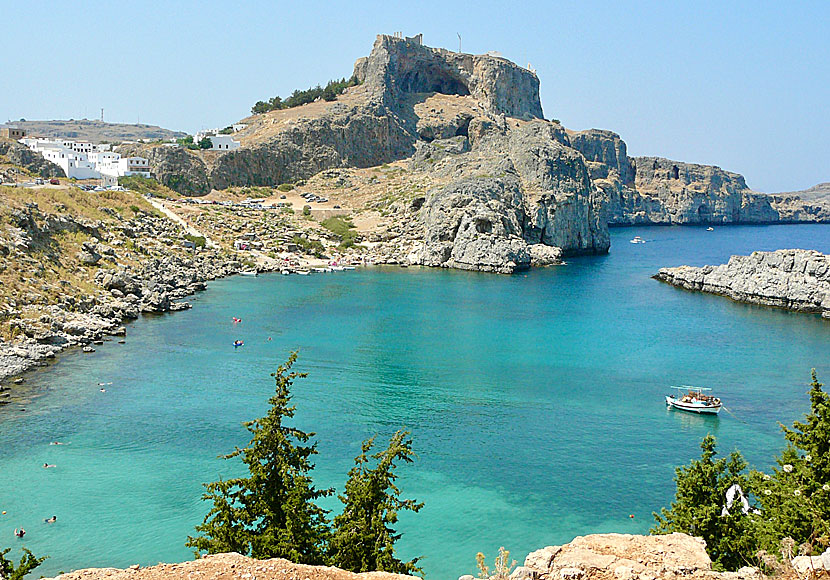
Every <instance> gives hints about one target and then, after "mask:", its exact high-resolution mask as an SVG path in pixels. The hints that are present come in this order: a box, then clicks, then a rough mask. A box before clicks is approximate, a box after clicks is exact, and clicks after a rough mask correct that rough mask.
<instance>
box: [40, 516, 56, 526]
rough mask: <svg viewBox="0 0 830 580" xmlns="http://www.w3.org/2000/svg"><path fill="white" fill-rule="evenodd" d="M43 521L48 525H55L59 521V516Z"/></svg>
mask: <svg viewBox="0 0 830 580" xmlns="http://www.w3.org/2000/svg"><path fill="white" fill-rule="evenodd" d="M43 521H44V522H46V523H47V524H54V523H55V522H56V521H58V516H52V517H51V518H46V519H45V520H43Z"/></svg>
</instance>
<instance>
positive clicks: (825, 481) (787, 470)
mask: <svg viewBox="0 0 830 580" xmlns="http://www.w3.org/2000/svg"><path fill="white" fill-rule="evenodd" d="M822 386H823V385H822V384H821V383H820V382H818V379H817V378H816V371H815V369H813V371H812V382H811V384H810V413H808V414H807V415H806V416H805V418H804V421H803V422H802V421H795V422H793V426H792V429H790V428H787V427H785V426H784V425H781V429H782V430H783V431H784V437H785V438H786V439H787V447H786V448H785V449H784V450H783V451H782V452H781V455H780V456H779V457H777V458H776V460H775V461H776V464H777V467H775V468H774V469H773V472H772V474H765V473H762V472H757V471H756V472H753V474H752V477H753V489H754V492H755V495H756V496H757V497H758V500H759V503H760V504H761V509H762V511H763V514H764V517H763V519H762V520H761V521H760V522H759V536H760V538H761V540H760V541H761V544H762V546H763V547H764V548H765V549H768V550H770V551H777V550H776V547H777V546H778V545H779V544H780V542H781V540H782V539H783V538H787V537H789V538H792V539H793V540H795V542H796V543H798V544H804V543H808V544H811V545H812V544H814V543H816V542H818V543H820V544H824V545H827V544H828V538H830V396H828V394H827V393H825V392H824V390H822Z"/></svg>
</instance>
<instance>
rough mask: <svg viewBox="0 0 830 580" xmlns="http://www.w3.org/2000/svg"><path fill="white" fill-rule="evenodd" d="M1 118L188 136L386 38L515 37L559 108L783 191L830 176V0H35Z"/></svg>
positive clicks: (10, 21) (442, 41)
mask: <svg viewBox="0 0 830 580" xmlns="http://www.w3.org/2000/svg"><path fill="white" fill-rule="evenodd" d="M0 22H3V24H4V26H3V27H2V33H0V49H2V51H0V54H2V57H0V72H1V74H2V76H0V78H2V79H3V85H4V86H3V88H2V90H0V120H2V121H5V120H6V119H12V120H16V119H19V118H21V117H25V118H27V119H55V118H64V119H66V118H83V117H88V118H97V117H98V116H99V115H100V108H101V107H104V109H105V112H104V115H105V119H106V120H108V121H115V122H135V121H136V120H138V119H140V120H141V122H142V123H151V124H158V125H161V126H163V127H167V128H170V129H179V130H184V131H188V132H194V131H195V130H198V129H202V128H209V127H216V126H225V125H228V124H230V123H231V122H233V121H236V120H238V119H240V118H242V117H245V116H247V115H248V114H249V111H250V107H251V105H253V103H254V102H256V101H257V100H260V99H267V98H268V97H271V96H273V95H276V94H279V95H281V96H285V95H287V94H288V93H290V92H291V91H292V90H293V89H295V88H306V87H308V86H311V85H314V84H317V83H324V82H325V81H327V80H328V79H330V78H334V77H343V76H349V75H350V74H351V71H352V65H353V63H354V60H355V59H356V58H358V57H360V56H363V55H367V54H368V53H369V52H370V50H371V48H372V43H373V42H374V38H375V35H376V34H377V33H381V32H383V33H392V32H394V31H397V30H400V31H403V32H404V34H406V35H414V34H416V33H418V32H423V33H424V42H425V43H426V44H428V45H429V46H437V47H446V48H451V49H457V47H458V38H457V36H456V33H461V35H462V38H463V50H464V52H473V53H483V52H486V51H488V50H498V51H500V52H501V53H502V54H503V55H504V56H506V57H507V58H510V59H512V60H514V61H515V62H517V63H519V64H521V65H523V66H525V65H527V63H528V62H530V63H532V65H533V67H534V68H535V69H536V70H537V73H538V75H539V78H540V79H541V84H542V88H541V91H542V105H543V107H544V111H545V115H546V116H547V117H548V118H557V119H560V120H561V121H562V123H563V124H564V125H565V126H567V127H569V128H573V129H586V128H591V127H597V128H603V129H611V130H613V131H616V132H618V133H619V134H620V135H621V136H622V137H623V139H624V140H625V141H626V143H627V144H628V150H629V154H632V155H659V156H664V157H670V158H673V159H679V160H683V161H689V162H698V163H712V164H716V165H720V166H721V167H723V168H724V169H728V170H731V171H737V172H739V173H743V174H744V175H745V176H746V179H747V183H748V184H749V186H750V187H752V188H754V189H756V190H760V191H780V190H791V189H801V188H805V187H809V186H811V185H814V184H815V183H818V182H820V181H830V160H828V155H829V154H830V137H829V136H830V110H829V109H830V107H829V105H830V96H828V91H830V24H829V23H830V2H828V1H827V0H823V1H816V2H799V1H797V0H793V1H791V2H781V1H776V2H766V1H754V2H728V1H724V0H721V1H719V2H701V1H698V2H688V3H675V2H668V1H666V2H636V3H632V2H621V1H619V0H617V1H609V2H590V1H585V0H583V1H577V2H561V3H554V2H543V1H535V2H527V3H515V2H510V1H506V0H502V1H500V2H490V1H479V2H450V1H442V2H435V1H410V2H392V1H388V2H360V1H352V2H346V1H341V0H337V1H332V2H313V1H312V2H304V1H302V0H295V1H294V2H290V3H287V2H273V3H269V2H264V1H263V2H245V1H239V2H235V1H228V0H223V1H218V2H214V1H209V0H208V1H202V2H179V1H176V0H173V1H167V2H139V1H128V2H112V1H106V2H55V3H52V2H32V1H29V2H19V1H15V2H13V1H12V0H0Z"/></svg>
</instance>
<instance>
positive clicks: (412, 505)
mask: <svg viewBox="0 0 830 580" xmlns="http://www.w3.org/2000/svg"><path fill="white" fill-rule="evenodd" d="M409 435H410V433H409V432H408V431H398V432H397V433H395V435H394V436H393V437H392V439H391V440H390V441H389V446H388V447H387V448H386V449H385V450H383V451H380V452H378V453H375V454H373V455H371V456H369V452H370V451H371V450H372V447H373V446H374V441H375V438H374V437H372V438H371V439H369V440H367V441H364V442H363V447H362V450H361V453H360V455H358V456H357V457H356V458H355V466H354V467H353V468H352V469H351V470H350V471H349V479H348V481H347V482H346V491H345V493H344V494H343V495H341V496H338V497H339V498H340V501H341V502H343V513H342V514H340V515H339V516H337V517H336V518H334V526H333V531H332V537H331V543H330V556H331V564H332V565H334V566H337V567H339V568H343V569H345V570H351V571H352V572H372V571H375V570H383V571H386V572H393V573H397V574H412V573H415V572H421V569H420V568H418V567H417V565H416V563H417V561H418V558H415V559H413V560H410V561H409V562H403V561H401V560H400V559H398V558H397V557H396V556H395V542H396V541H397V540H398V539H400V537H401V535H400V534H398V533H396V532H395V530H394V528H393V527H392V526H393V525H394V524H395V523H397V521H398V512H400V511H401V510H411V511H413V512H418V511H419V510H420V509H421V508H422V507H423V505H424V504H423V503H418V502H416V501H415V500H412V499H404V500H401V499H400V498H399V496H400V493H401V490H400V489H399V488H398V487H397V486H396V485H395V480H396V479H397V475H396V474H395V467H396V462H398V461H403V462H405V463H412V457H413V456H414V453H413V451H412V439H411V438H409ZM370 457H371V459H373V460H374V461H375V466H374V467H372V466H370Z"/></svg>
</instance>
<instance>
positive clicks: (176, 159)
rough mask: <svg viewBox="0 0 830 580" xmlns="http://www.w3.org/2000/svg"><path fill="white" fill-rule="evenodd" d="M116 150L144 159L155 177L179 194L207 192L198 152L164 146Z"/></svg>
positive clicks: (207, 187)
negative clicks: (148, 162)
mask: <svg viewBox="0 0 830 580" xmlns="http://www.w3.org/2000/svg"><path fill="white" fill-rule="evenodd" d="M117 151H118V152H119V153H121V154H122V155H139V156H141V157H146V158H147V159H148V160H149V161H150V167H151V168H152V171H153V175H154V176H155V178H156V179H157V180H158V181H160V182H161V183H163V184H164V185H166V186H167V187H169V188H170V189H173V190H175V191H178V192H179V193H181V194H184V195H193V196H199V195H205V194H206V193H210V190H211V184H210V180H209V178H208V168H207V164H206V163H205V160H204V159H203V158H202V157H201V156H200V155H199V153H198V152H195V151H189V150H187V149H179V148H174V147H167V146H164V145H122V146H120V147H118V149H117Z"/></svg>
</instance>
